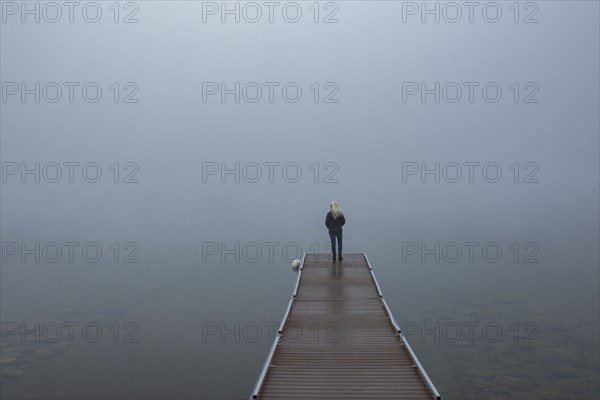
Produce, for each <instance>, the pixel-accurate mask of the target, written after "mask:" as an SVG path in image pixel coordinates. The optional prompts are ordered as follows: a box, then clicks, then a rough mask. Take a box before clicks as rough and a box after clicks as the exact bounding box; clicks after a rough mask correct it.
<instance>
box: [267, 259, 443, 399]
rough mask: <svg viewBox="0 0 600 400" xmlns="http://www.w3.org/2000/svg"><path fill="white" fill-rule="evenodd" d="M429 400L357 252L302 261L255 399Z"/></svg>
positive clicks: (369, 274)
mask: <svg viewBox="0 0 600 400" xmlns="http://www.w3.org/2000/svg"><path fill="white" fill-rule="evenodd" d="M324 398H326V399H411V400H418V399H432V398H433V394H432V392H431V391H429V390H428V388H427V386H426V383H425V381H424V380H423V378H422V376H421V375H420V374H419V372H418V369H417V367H416V366H415V365H414V363H413V360H412V358H411V357H410V354H409V352H408V350H407V349H406V346H405V345H404V343H403V341H402V339H401V338H400V336H399V335H398V333H397V332H396V330H395V329H394V327H393V325H392V323H391V321H390V319H389V317H388V314H387V313H386V311H385V308H384V307H383V305H382V303H381V301H380V298H379V294H378V292H377V289H376V285H375V281H374V280H373V278H372V276H371V273H370V271H369V267H368V264H367V261H366V259H365V257H364V255H363V254H348V255H344V260H343V261H341V262H339V261H338V262H336V263H334V262H332V261H331V257H330V256H325V255H318V256H315V255H307V256H306V259H305V262H304V266H303V269H302V275H301V277H300V281H299V285H298V291H297V295H296V299H295V301H294V302H293V305H292V307H291V310H290V313H289V315H288V318H287V320H286V323H285V325H284V329H283V331H282V339H281V341H280V342H279V344H278V345H277V347H276V350H275V353H274V355H273V358H272V360H271V366H270V367H269V369H268V371H267V374H266V376H265V380H264V382H263V384H262V387H261V390H260V392H259V399H324Z"/></svg>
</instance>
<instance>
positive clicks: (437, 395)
mask: <svg viewBox="0 0 600 400" xmlns="http://www.w3.org/2000/svg"><path fill="white" fill-rule="evenodd" d="M363 255H364V256H365V260H366V261H367V265H368V266H369V271H370V272H371V277H372V278H373V282H375V287H376V288H377V293H378V294H379V298H380V299H381V303H382V304H383V307H384V308H385V312H386V313H387V315H388V317H389V318H390V321H391V322H392V325H393V326H394V329H395V330H396V332H397V333H398V335H399V336H400V339H401V340H402V342H403V343H404V345H405V346H406V349H407V350H408V352H409V354H410V357H411V358H412V360H413V362H414V363H415V365H416V366H417V369H418V370H419V373H420V374H421V376H422V377H423V379H425V382H426V383H427V386H428V387H429V390H431V392H432V393H433V396H434V398H435V399H436V400H442V396H440V393H439V392H438V391H437V389H436V388H435V385H434V384H433V382H432V381H431V379H429V375H427V371H425V368H423V366H422V365H421V363H420V362H419V359H418V358H417V355H416V354H415V352H414V351H413V349H412V347H410V344H409V343H408V340H407V339H406V336H404V333H403V332H402V329H400V325H398V322H397V321H396V319H395V318H394V315H393V314H392V311H391V310H390V308H389V307H388V305H387V302H386V301H385V299H384V298H383V293H382V292H381V288H380V287H379V283H378V282H377V278H375V274H373V267H372V266H371V263H370V262H369V257H367V253H363Z"/></svg>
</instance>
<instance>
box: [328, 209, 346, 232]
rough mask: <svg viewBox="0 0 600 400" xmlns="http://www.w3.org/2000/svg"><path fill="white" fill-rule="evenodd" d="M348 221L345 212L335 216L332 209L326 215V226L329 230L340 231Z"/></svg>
mask: <svg viewBox="0 0 600 400" xmlns="http://www.w3.org/2000/svg"><path fill="white" fill-rule="evenodd" d="M345 223H346V218H344V214H342V215H340V216H339V217H337V218H335V219H334V218H333V215H331V211H329V212H328V213H327V217H325V226H326V227H327V229H329V232H333V233H338V232H341V231H342V226H344V224H345Z"/></svg>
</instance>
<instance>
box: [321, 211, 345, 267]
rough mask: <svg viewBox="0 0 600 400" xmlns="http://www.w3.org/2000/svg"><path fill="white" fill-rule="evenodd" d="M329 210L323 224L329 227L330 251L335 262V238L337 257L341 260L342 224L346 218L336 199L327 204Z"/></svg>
mask: <svg viewBox="0 0 600 400" xmlns="http://www.w3.org/2000/svg"><path fill="white" fill-rule="evenodd" d="M329 208H330V211H329V212H328V213H327V217H325V226H326V227H327V229H329V238H330V239H331V252H332V253H333V261H334V262H335V261H336V259H335V240H336V238H337V249H338V252H337V254H338V259H339V260H340V261H342V260H343V259H344V258H343V257H342V226H344V224H345V223H346V218H344V214H343V213H342V209H341V208H340V206H339V204H338V203H337V201H332V202H331V204H330V205H329Z"/></svg>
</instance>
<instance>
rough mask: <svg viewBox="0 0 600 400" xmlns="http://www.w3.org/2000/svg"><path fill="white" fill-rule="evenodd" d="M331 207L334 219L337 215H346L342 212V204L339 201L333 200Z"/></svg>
mask: <svg viewBox="0 0 600 400" xmlns="http://www.w3.org/2000/svg"><path fill="white" fill-rule="evenodd" d="M329 208H331V215H332V216H333V219H336V218H337V217H339V216H341V215H344V213H343V212H342V209H341V208H340V205H339V204H338V202H337V201H332V202H331V203H330V204H329Z"/></svg>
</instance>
